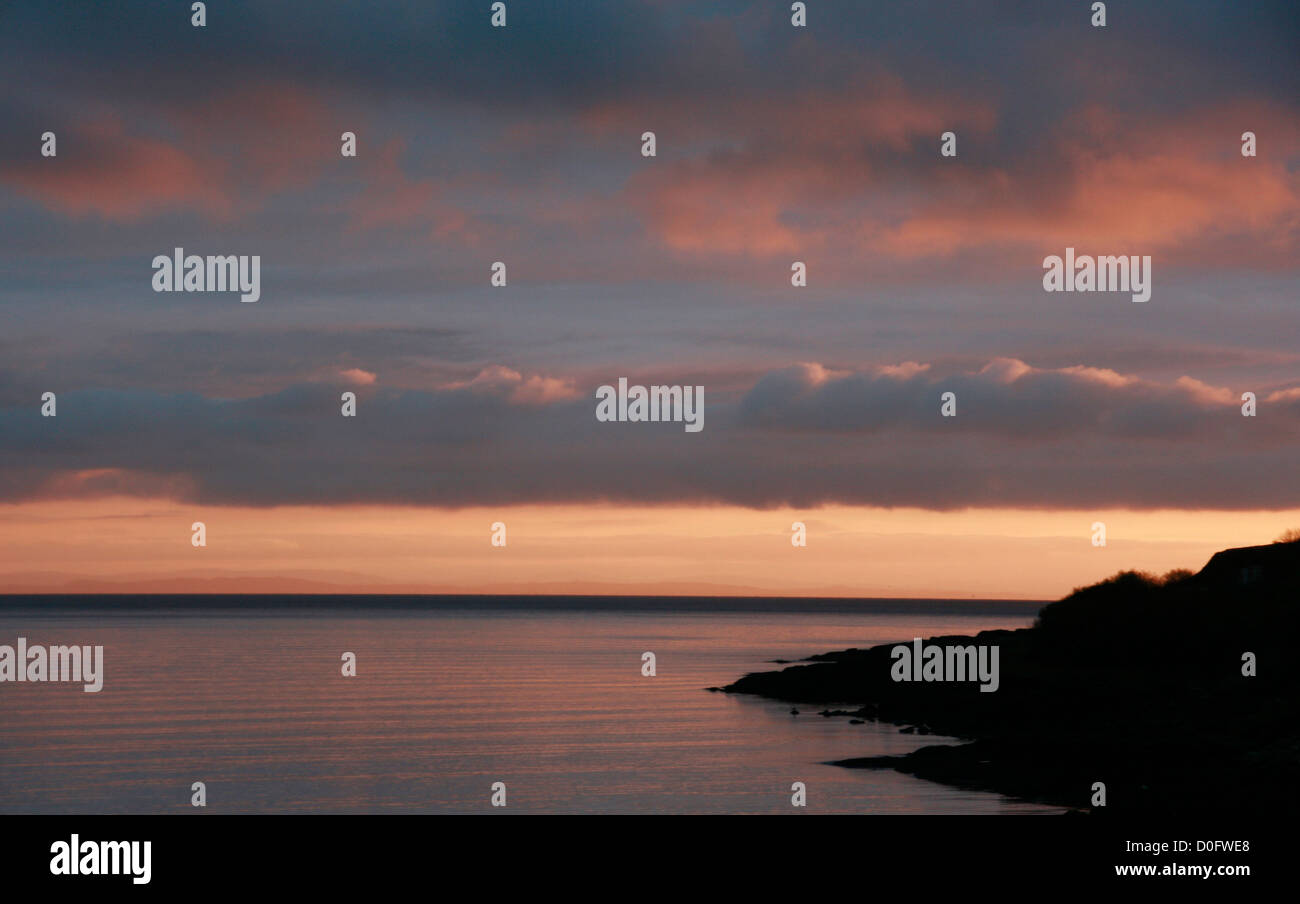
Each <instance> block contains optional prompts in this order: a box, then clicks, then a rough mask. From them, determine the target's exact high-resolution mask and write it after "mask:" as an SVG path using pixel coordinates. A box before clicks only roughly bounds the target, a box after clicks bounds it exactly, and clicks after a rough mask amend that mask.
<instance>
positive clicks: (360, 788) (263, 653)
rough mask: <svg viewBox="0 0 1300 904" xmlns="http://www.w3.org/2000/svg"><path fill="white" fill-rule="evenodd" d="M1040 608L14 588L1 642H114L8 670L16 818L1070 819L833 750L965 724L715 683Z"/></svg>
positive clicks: (0, 782)
mask: <svg viewBox="0 0 1300 904" xmlns="http://www.w3.org/2000/svg"><path fill="white" fill-rule="evenodd" d="M1041 605H1042V603H1026V602H1021V601H987V600H983V601H977V600H772V599H749V600H741V599H708V598H681V597H661V598H649V597H641V598H624V597H618V598H615V597H606V598H596V597H585V598H584V597H545V598H532V597H473V596H466V597H384V596H349V597H337V596H332V597H256V596H241V597H212V596H208V597H205V596H190V597H179V596H178V597H167V596H154V597H131V596H84V597H0V645H8V646H11V647H14V646H16V644H17V639H18V638H19V637H23V638H25V641H26V644H27V646H28V647H29V648H30V647H32V646H37V645H46V646H51V645H71V644H77V645H89V646H92V647H93V646H102V647H103V687H102V689H101V690H100V691H99V692H97V693H87V692H86V691H85V690H84V687H83V685H82V684H80V683H71V682H67V683H64V682H60V683H54V682H44V683H40V682H4V683H0V812H4V813H44V814H136V813H176V814H186V813H188V814H199V813H213V812H217V813H463V814H483V815H506V814H528V813H566V814H568V813H572V814H595V813H602V814H680V813H701V814H757V813H767V814H790V815H795V814H806V813H842V814H850V813H857V814H928V813H935V814H989V813H1019V814H1050V813H1058V812H1060V809H1059V808H1055V807H1048V806H1042V805H1038V804H1033V803H1028V802H1021V801H1016V800H1013V799H1009V798H1006V797H1003V796H1001V795H998V794H991V793H983V792H976V791H967V790H961V789H957V788H951V787H947V786H945V785H941V784H936V783H933V782H929V781H924V780H921V779H917V778H914V777H911V776H908V775H904V774H901V773H898V772H895V771H893V770H888V769H884V770H862V769H845V768H842V767H838V766H832V765H828V761H831V760H836V759H841V758H846V757H861V756H873V755H881V754H903V753H906V752H908V751H910V750H913V749H916V748H917V747H920V746H923V745H927V744H949V743H959V742H958V741H956V740H955V739H952V738H944V737H938V736H934V735H930V736H921V735H915V734H904V733H902V732H900V730H899V728H898V726H893V725H882V724H876V723H871V722H867V723H865V724H861V725H853V724H850V722H849V721H848V720H847V719H845V718H843V717H823V716H821V715H819V714H818V710H820V709H822V707H820V706H805V707H798V709H799V710H800V711H799V713H798V714H797V715H796V714H793V713H792V712H791V709H792V707H791V706H790V704H788V703H784V704H783V703H778V702H775V701H769V700H764V699H760V698H756V697H751V696H738V695H731V694H724V693H718V692H716V691H710V690H709V688H713V687H717V686H720V685H725V684H727V683H729V682H731V681H734V680H735V679H737V678H739V677H740V676H742V675H744V674H746V673H748V672H754V671H764V670H770V669H776V668H781V667H782V666H781V665H780V664H779V663H778V662H776V661H777V660H786V661H795V660H799V659H802V658H804V657H807V656H810V655H813V654H817V653H825V652H829V651H833V650H843V649H847V648H849V647H859V648H861V647H869V646H873V645H876V644H883V643H892V642H899V641H909V640H911V639H912V638H914V637H929V636H933V635H940V634H970V633H974V632H976V631H979V630H983V629H988V628H1019V627H1026V626H1028V625H1029V624H1030V623H1031V622H1032V620H1033V617H1034V614H1035V613H1036V611H1037V610H1038V608H1040V607H1041ZM646 653H652V654H653V664H654V669H653V670H654V674H653V675H647V674H645V672H646V671H648V668H647V660H648V658H647V657H646V656H645V654H646ZM346 654H352V657H351V660H352V661H353V662H354V669H355V675H345V674H344V672H345V671H346V670H347V668H346V666H347V662H348V659H349V657H347V656H346ZM796 783H801V784H802V789H803V792H802V796H803V799H804V801H805V804H806V805H805V806H802V807H796V806H794V800H795V798H796V796H797V795H798V792H797V790H796ZM200 792H201V797H202V800H203V803H204V806H203V807H197V806H195V805H194V803H195V801H196V800H197V799H199V797H200ZM494 803H495V804H502V803H503V804H504V806H500V805H494Z"/></svg>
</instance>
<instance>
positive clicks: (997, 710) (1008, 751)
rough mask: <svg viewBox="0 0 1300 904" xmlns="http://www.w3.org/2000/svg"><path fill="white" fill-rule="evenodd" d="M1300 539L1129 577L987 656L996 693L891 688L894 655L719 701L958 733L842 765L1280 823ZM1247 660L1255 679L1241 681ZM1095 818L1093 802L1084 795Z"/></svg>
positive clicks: (1294, 756)
mask: <svg viewBox="0 0 1300 904" xmlns="http://www.w3.org/2000/svg"><path fill="white" fill-rule="evenodd" d="M1298 612H1300V542H1291V543H1277V544H1273V545H1271V546H1257V547H1247V548H1243V549H1231V550H1226V551H1224V552H1220V553H1218V554H1216V555H1215V556H1214V557H1213V558H1212V559H1211V560H1210V562H1209V564H1207V565H1206V566H1205V568H1204V569H1202V570H1201V571H1200V572H1199V573H1197V574H1194V575H1193V574H1191V573H1189V572H1181V573H1172V574H1170V575H1168V576H1166V577H1165V578H1163V579H1162V578H1152V577H1150V576H1146V575H1140V574H1136V573H1133V572H1126V573H1123V574H1120V575H1117V576H1116V577H1114V578H1111V579H1110V580H1108V581H1105V582H1102V583H1100V584H1097V585H1094V586H1092V587H1087V588H1084V589H1081V590H1076V591H1075V592H1074V593H1072V594H1071V595H1070V596H1068V597H1066V598H1065V599H1063V600H1061V601H1059V602H1056V603H1052V604H1050V605H1048V606H1046V607H1045V608H1043V610H1042V611H1041V612H1040V613H1039V617H1038V620H1037V621H1036V622H1035V624H1034V626H1033V627H1031V628H1026V629H1022V630H1018V631H986V632H981V633H980V634H977V635H976V636H974V637H933V638H928V639H926V643H927V644H936V645H940V646H948V645H962V646H965V645H969V644H976V645H986V644H987V645H997V646H998V648H999V672H1000V675H999V688H998V690H997V691H996V692H993V693H981V692H980V691H979V685H978V683H977V682H960V683H958V682H946V681H938V682H900V681H894V680H893V679H892V678H891V674H890V673H891V667H892V666H894V664H895V662H894V660H893V659H892V658H891V650H892V649H893V647H894V646H895V645H892V644H891V645H888V646H878V647H872V648H871V649H866V650H858V649H851V650H845V651H843V652H838V653H827V654H823V655H819V656H813V657H811V658H810V659H809V660H807V664H801V665H795V666H791V667H789V668H785V669H782V670H781V671H776V672H761V673H755V674H751V675H746V676H745V677H743V678H741V679H740V680H739V681H736V682H735V683H734V684H731V685H728V686H727V687H725V688H723V689H722V690H724V691H726V692H728V693H737V694H756V695H760V696H763V697H768V698H772V699H777V700H783V701H789V702H791V703H799V704H805V705H807V704H813V705H823V706H825V707H827V709H824V710H823V715H826V716H828V717H848V718H857V719H863V720H878V721H881V722H889V723H894V724H899V725H902V726H904V727H903V728H902V729H901V730H902V731H912V732H918V733H922V734H926V733H936V734H942V735H948V736H955V737H958V738H962V739H964V740H965V741H966V743H963V744H960V745H956V746H951V745H950V746H938V745H930V746H925V747H921V748H920V749H919V750H916V751H915V752H913V753H910V754H908V755H906V756H900V757H863V758H859V759H849V760H842V761H838V762H837V763H836V765H841V766H847V767H851V768H892V769H897V770H899V771H902V772H907V773H910V774H913V775H916V776H918V777H921V778H925V779H929V780H932V781H936V782H942V783H944V784H949V785H954V786H958V787H963V788H971V789H978V790H986V791H996V792H999V793H1002V794H1007V795H1010V796H1014V797H1020V798H1025V799H1029V800H1035V801H1040V802H1043V803H1051V804H1058V805H1062V806H1067V807H1072V808H1078V809H1092V810H1093V811H1094V812H1122V813H1126V814H1143V813H1145V814H1152V815H1156V814H1159V815H1170V814H1182V813H1185V814H1189V815H1190V814H1198V815H1203V814H1209V813H1214V814H1234V815H1245V814H1255V813H1259V814H1262V813H1273V814H1277V813H1279V812H1281V813H1285V812H1286V811H1287V810H1289V809H1290V808H1291V807H1293V806H1295V805H1296V804H1298V803H1300V663H1298V662H1297V643H1298V642H1300V617H1298V614H1297V613H1298ZM1246 653H1253V654H1254V658H1255V661H1256V663H1257V664H1256V674H1255V675H1254V676H1247V675H1244V674H1243V667H1244V665H1245V662H1244V660H1243V657H1244V655H1245V654H1246ZM1096 782H1102V783H1104V785H1105V803H1106V805H1105V807H1104V808H1101V807H1093V806H1092V801H1093V798H1094V795H1095V792H1094V787H1093V786H1094V783H1096Z"/></svg>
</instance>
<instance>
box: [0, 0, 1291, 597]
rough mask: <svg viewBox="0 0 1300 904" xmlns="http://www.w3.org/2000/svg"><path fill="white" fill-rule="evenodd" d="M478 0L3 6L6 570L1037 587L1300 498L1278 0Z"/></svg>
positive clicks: (957, 592)
mask: <svg viewBox="0 0 1300 904" xmlns="http://www.w3.org/2000/svg"><path fill="white" fill-rule="evenodd" d="M489 5H490V4H487V3H480V2H471V3H436V2H341V0H333V2H331V0H320V2H316V3H313V4H312V5H311V7H310V10H307V9H306V8H304V7H301V6H298V5H294V4H277V3H239V2H212V3H209V4H207V24H206V25H205V26H204V27H194V26H193V25H192V24H191V12H190V8H189V7H190V4H189V3H183V2H146V0H136V2H120V3H109V2H96V3H92V2H65V3H60V4H48V3H35V2H21V0H20V2H15V3H9V4H5V5H3V6H0V83H2V84H4V85H5V86H6V88H5V90H4V91H3V92H0V224H2V225H0V234H2V235H3V237H4V238H3V242H0V280H2V281H0V323H3V327H4V328H3V330H0V590H4V589H9V590H21V591H30V590H56V589H69V588H74V589H113V590H132V589H135V590H142V589H151V588H152V589H160V590H178V589H193V590H211V589H239V590H276V589H340V588H343V589H349V590H365V591H382V590H386V589H387V590H403V591H436V592H481V593H493V592H524V593H527V592H546V593H557V592H599V593H629V594H630V593H714V592H716V593H759V594H791V595H821V594H825V595H837V596H852V595H869V596H939V597H950V596H951V597H971V596H977V597H1019V598H1053V597H1056V596H1060V595H1061V594H1063V593H1066V592H1068V591H1069V590H1070V589H1072V588H1073V587H1075V586H1079V585H1082V584H1086V583H1090V582H1092V581H1095V580H1098V579H1100V578H1102V577H1105V576H1106V575H1108V574H1111V573H1113V572H1114V571H1116V570H1119V569H1120V568H1130V567H1132V568H1142V569H1148V570H1153V571H1165V570H1168V569H1171V568H1175V567H1189V568H1198V567H1199V566H1200V565H1202V564H1204V561H1205V560H1206V559H1207V558H1208V557H1209V555H1211V554H1212V553H1213V552H1214V551H1216V550H1218V549H1221V548H1224V547H1227V546H1235V545H1248V544H1252V543H1262V542H1268V541H1270V540H1272V539H1273V538H1274V537H1275V536H1277V535H1278V534H1279V533H1281V532H1282V531H1283V530H1285V529H1287V528H1290V527H1297V526H1300V467H1297V465H1300V366H1298V365H1300V343H1298V342H1297V338H1298V337H1300V330H1298V329H1297V324H1298V322H1300V321H1298V319H1297V312H1296V306H1297V303H1298V299H1300V293H1298V292H1297V289H1298V288H1300V280H1298V279H1297V275H1298V270H1300V255H1298V254H1297V250H1298V246H1300V203H1298V202H1300V117H1298V116H1297V113H1300V109H1298V108H1300V67H1298V66H1297V59H1296V51H1295V48H1296V46H1297V38H1300V7H1297V5H1296V4H1294V3H1292V2H1263V0H1259V2H1245V3H1243V2H1208V0H1183V2H1177V3H1175V2H1155V0H1148V2H1134V0H1124V2H1111V3H1108V4H1107V7H1108V8H1107V23H1106V25H1105V27H1094V26H1093V25H1092V24H1091V18H1092V12H1091V11H1090V7H1091V4H1090V3H1087V2H1074V0H1050V2H1042V0H1033V2H1015V0H1008V2H1000V3H987V2H961V0H947V2H919V0H918V2H897V3H874V2H873V3H862V2H848V0H845V2H836V0H812V2H810V3H808V14H807V26H806V27H801V28H796V27H793V26H792V24H791V20H790V4H789V3H785V2H749V3H738V2H725V0H713V2H708V3H689V2H685V3H670V2H657V0H626V2H619V3H609V2H580V0H570V2H563V3H559V2H555V3H544V2H522V0H520V2H508V3H507V25H506V27H504V28H494V27H492V25H491V24H490V21H489V18H490V11H489ZM47 131H49V132H54V133H55V135H56V141H57V154H56V155H55V156H43V155H42V152H41V150H42V145H43V138H42V135H43V133H45V132H47ZM646 131H653V132H654V133H655V144H656V153H655V156H653V157H648V156H645V155H643V153H642V149H643V140H642V135H643V133H644V132H646ZM1247 131H1250V132H1253V133H1254V134H1255V136H1256V139H1255V140H1256V155H1255V156H1243V154H1242V152H1241V151H1242V144H1243V141H1242V134H1243V133H1244V132H1247ZM344 132H353V133H354V134H355V135H356V150H357V152H356V156H355V157H345V156H343V155H342V154H341V153H340V147H341V135H342V133H344ZM945 132H952V133H954V134H955V136H956V150H957V153H956V156H943V155H942V154H941V153H940V148H941V136H942V135H943V133H945ZM175 248H183V249H185V253H186V254H198V255H227V254H231V255H250V256H251V255H257V256H258V257H259V259H260V266H261V269H260V276H261V297H260V299H259V300H258V301H257V302H256V303H241V302H240V300H239V296H238V295H237V294H231V293H221V292H195V293H184V292H161V293H160V292H155V291H154V290H153V288H152V283H151V281H152V278H153V275H154V271H153V269H152V261H153V260H154V258H155V256H157V255H168V256H170V255H171V254H172V253H173V249H175ZM1066 248H1074V249H1076V250H1077V252H1078V253H1079V254H1090V255H1109V254H1124V255H1138V256H1149V257H1150V258H1151V262H1152V263H1151V282H1152V294H1151V299H1150V301H1148V302H1145V303H1133V302H1132V301H1131V300H1130V296H1129V295H1128V294H1125V293H1087V292H1084V293H1078V292H1071V293H1049V292H1046V291H1044V288H1043V281H1042V280H1043V273H1044V270H1043V261H1044V258H1045V257H1046V256H1048V255H1063V254H1064V253H1065V249H1066ZM497 261H501V262H504V263H505V264H506V267H507V274H508V277H507V284H506V285H505V286H493V285H491V283H490V277H491V269H492V266H493V264H494V262H497ZM795 261H800V262H803V263H804V264H805V265H806V268H807V285H806V286H802V287H796V286H793V285H792V284H791V265H792V263H793V262H795ZM620 377H626V378H627V379H628V382H629V383H630V384H643V385H655V384H658V385H682V386H701V387H703V388H704V400H705V401H704V429H702V430H701V431H699V432H688V431H685V430H684V429H683V425H682V424H681V423H626V422H622V423H620V422H613V423H609V422H601V421H599V420H597V418H596V416H595V408H596V389H597V387H599V386H601V385H606V384H610V385H613V384H616V383H617V381H618V380H619V378H620ZM49 392H52V393H54V394H55V396H56V399H57V414H56V416H54V417H47V416H43V415H42V396H43V394H44V393H49ZM344 392H353V393H355V394H356V398H357V402H356V406H357V407H356V416H355V417H343V416H342V415H341V414H340V405H341V402H340V397H341V394H342V393H344ZM945 392H951V393H954V394H955V398H956V415H955V416H953V417H945V416H943V415H942V414H941V411H940V398H941V396H942V394H943V393H945ZM1246 392H1250V393H1254V395H1255V399H1256V405H1257V410H1256V414H1255V416H1253V417H1243V416H1242V410H1241V409H1242V404H1243V402H1242V394H1243V393H1246ZM196 521H202V522H203V523H204V524H205V526H206V528H207V538H206V539H207V545H206V546H204V547H201V548H200V547H195V546H193V545H192V543H191V536H192V530H191V525H192V524H193V523H194V522H196ZM498 522H500V523H502V524H504V525H505V526H506V537H507V539H506V545H505V546H493V545H492V544H491V542H490V540H491V535H492V529H491V525H493V524H494V523H498ZM795 522H801V523H803V524H804V525H805V526H806V529H807V545H806V546H804V547H797V546H794V545H792V543H791V536H792V532H793V531H792V525H793V524H794V523H795ZM1096 522H1103V523H1104V524H1105V525H1106V528H1107V544H1106V546H1104V547H1101V546H1097V545H1094V542H1093V537H1094V534H1095V529H1094V527H1093V525H1094V523H1096Z"/></svg>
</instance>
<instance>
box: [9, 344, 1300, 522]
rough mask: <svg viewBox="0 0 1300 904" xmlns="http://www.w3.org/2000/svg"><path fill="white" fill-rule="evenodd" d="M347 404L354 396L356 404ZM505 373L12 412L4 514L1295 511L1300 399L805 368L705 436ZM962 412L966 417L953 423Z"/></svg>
mask: <svg viewBox="0 0 1300 904" xmlns="http://www.w3.org/2000/svg"><path fill="white" fill-rule="evenodd" d="M340 385H341V384H340ZM574 385H575V384H572V383H571V382H570V381H567V380H566V379H564V378H557V377H546V376H542V375H535V374H534V375H525V374H523V373H521V372H519V371H516V370H514V369H512V368H508V367H502V366H494V367H490V368H487V369H485V370H483V371H482V372H481V373H479V374H478V375H477V376H476V377H474V378H472V379H470V380H467V381H462V382H459V383H453V384H446V385H444V386H442V387H441V388H436V389H431V390H404V389H393V388H388V389H384V388H381V387H379V386H378V385H372V386H370V387H368V388H367V392H366V394H365V395H364V396H363V397H362V398H361V399H360V401H359V403H358V410H357V416H356V418H355V419H354V418H343V417H340V415H339V410H338V388H337V386H330V385H327V384H302V385H296V386H291V387H288V388H285V389H283V390H281V391H278V392H274V393H271V394H268V395H263V396H257V397H253V398H246V399H224V400H223V399H210V398H204V397H202V396H198V395H193V394H171V395H160V394H158V393H154V392H143V391H136V392H121V391H103V390H81V391H69V392H65V393H62V394H61V395H60V397H59V414H58V417H57V418H42V417H41V416H40V415H39V413H38V406H37V405H35V404H26V405H24V406H22V407H21V408H17V407H9V408H5V409H3V410H0V430H2V431H3V435H4V436H5V437H6V442H5V444H4V446H3V448H2V449H0V473H2V474H3V475H4V476H3V477H0V499H4V500H19V499H29V498H40V497H51V496H72V497H76V496H78V495H79V494H92V493H105V492H110V491H116V492H128V493H137V494H140V495H148V494H151V493H154V494H158V493H161V494H168V495H173V496H175V497H177V498H184V499H186V500H190V501H194V502H198V503H205V504H223V503H230V504H251V505H276V504H309V505H311V504H317V505H329V504H340V503H378V504H392V505H408V504H420V505H434V506H445V507H461V506H469V505H495V504H512V503H547V502H590V501H597V500H604V501H613V502H623V503H651V504H656V503H657V504H666V503H688V504H712V503H726V504H733V505H743V506H750V507H754V508H768V507H773V506H779V505H796V506H816V505H821V504H829V503H842V504H870V505H885V506H901V505H907V506H918V507H922V508H930V509H954V508H962V507H967V506H989V505H997V506H1029V507H1049V508H1052V507H1074V508H1078V507H1088V506H1096V507H1102V506H1110V507H1132V508H1157V507H1172V508H1188V509H1214V508H1219V509H1251V508H1288V507H1295V506H1297V505H1300V468H1297V467H1296V464H1297V461H1296V452H1295V449H1296V448H1297V442H1298V441H1300V397H1295V396H1294V394H1287V393H1283V394H1281V395H1274V396H1264V395H1263V393H1261V397H1264V398H1265V402H1264V403H1263V404H1261V407H1260V409H1259V414H1258V416H1257V417H1255V418H1244V417H1242V416H1241V414H1240V411H1239V409H1238V405H1239V403H1238V402H1237V401H1236V399H1235V395H1236V394H1235V391H1234V392H1229V391H1228V390H1227V389H1226V388H1222V387H1212V386H1208V385H1206V384H1203V383H1201V382H1199V381H1196V380H1194V379H1191V378H1186V379H1183V380H1177V381H1173V382H1167V383H1163V382H1153V381H1148V380H1142V379H1138V378H1134V377H1128V376H1125V375H1122V374H1117V373H1114V372H1110V371H1106V370H1104V369H1096V368H1088V367H1071V368H1058V369H1044V368H1036V367H1033V366H1030V365H1028V364H1026V363H1024V362H1021V361H1017V360H1002V361H994V362H990V363H989V364H988V365H986V366H982V367H980V368H977V369H973V370H967V371H945V372H936V371H935V368H933V367H930V368H927V367H925V366H923V365H917V364H907V365H901V366H900V365H895V366H879V367H872V368H867V369H859V370H847V369H843V368H840V369H833V368H825V367H823V366H822V365H820V364H815V363H812V364H802V365H797V366H792V367H789V368H784V369H779V370H774V371H770V372H768V373H766V374H764V375H762V376H761V377H759V378H758V379H757V380H755V381H754V382H753V383H752V385H750V386H748V387H747V388H745V389H743V390H742V391H741V392H740V393H738V394H733V393H726V392H718V393H712V394H711V393H709V392H708V387H707V386H706V395H705V398H706V400H707V401H706V406H707V417H706V424H707V427H706V429H705V431H704V432H703V433H699V434H687V433H685V432H684V431H682V429H681V425H680V424H672V423H661V424H638V423H598V422H597V421H596V420H595V417H594V387H588V388H587V389H584V390H581V391H578V392H577V394H576V395H575V394H574V389H573V386H574ZM947 391H951V392H955V393H956V396H957V412H958V413H957V416H956V417H950V418H949V417H942V416H941V415H940V395H941V393H942V392H947Z"/></svg>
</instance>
